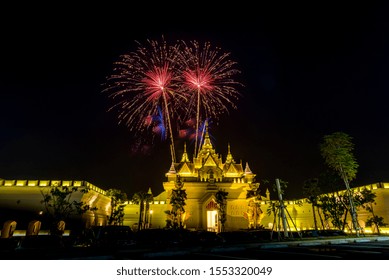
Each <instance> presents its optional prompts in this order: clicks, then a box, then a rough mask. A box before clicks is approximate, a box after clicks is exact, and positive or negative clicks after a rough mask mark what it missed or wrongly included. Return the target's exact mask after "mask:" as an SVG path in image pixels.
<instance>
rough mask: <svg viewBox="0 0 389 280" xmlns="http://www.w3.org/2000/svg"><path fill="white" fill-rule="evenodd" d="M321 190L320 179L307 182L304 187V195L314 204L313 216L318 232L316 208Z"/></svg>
mask: <svg viewBox="0 0 389 280" xmlns="http://www.w3.org/2000/svg"><path fill="white" fill-rule="evenodd" d="M320 194H321V190H320V188H319V179H317V178H312V179H308V180H305V182H304V185H303V195H304V196H305V197H306V198H307V201H308V202H309V203H311V204H312V215H313V222H314V225H315V229H316V230H317V220H316V211H315V207H316V206H317V204H318V199H319V195H320Z"/></svg>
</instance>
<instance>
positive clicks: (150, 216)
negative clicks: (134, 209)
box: [149, 210, 153, 228]
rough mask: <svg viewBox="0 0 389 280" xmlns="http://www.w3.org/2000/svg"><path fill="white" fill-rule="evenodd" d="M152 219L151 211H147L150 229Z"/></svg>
mask: <svg viewBox="0 0 389 280" xmlns="http://www.w3.org/2000/svg"><path fill="white" fill-rule="evenodd" d="M152 217H153V210H150V211H149V228H151V218H152Z"/></svg>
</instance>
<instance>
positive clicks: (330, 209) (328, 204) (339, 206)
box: [318, 193, 347, 230]
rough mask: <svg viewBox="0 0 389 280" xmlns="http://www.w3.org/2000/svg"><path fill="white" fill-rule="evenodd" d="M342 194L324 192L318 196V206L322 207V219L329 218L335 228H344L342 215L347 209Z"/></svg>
mask: <svg viewBox="0 0 389 280" xmlns="http://www.w3.org/2000/svg"><path fill="white" fill-rule="evenodd" d="M345 200H347V198H345V197H344V196H343V195H335V194H333V193H332V194H326V195H322V196H320V197H319V204H318V206H319V207H320V208H321V209H322V212H323V214H324V219H325V220H326V221H327V220H330V221H331V223H332V225H333V226H334V227H336V228H337V229H340V230H343V229H344V218H343V217H344V215H345V213H346V211H347V208H346V207H345V202H344V201H345Z"/></svg>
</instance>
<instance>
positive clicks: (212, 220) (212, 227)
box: [207, 210, 219, 232]
mask: <svg viewBox="0 0 389 280" xmlns="http://www.w3.org/2000/svg"><path fill="white" fill-rule="evenodd" d="M218 220H219V219H218V213H217V210H211V211H207V230H208V231H214V232H218V231H219V230H218V229H219V227H218Z"/></svg>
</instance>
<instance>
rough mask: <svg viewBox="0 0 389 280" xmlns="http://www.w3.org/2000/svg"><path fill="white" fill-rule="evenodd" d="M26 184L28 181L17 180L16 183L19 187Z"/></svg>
mask: <svg viewBox="0 0 389 280" xmlns="http://www.w3.org/2000/svg"><path fill="white" fill-rule="evenodd" d="M26 182H27V181H26V180H17V181H16V186H18V187H22V186H25V185H26Z"/></svg>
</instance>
